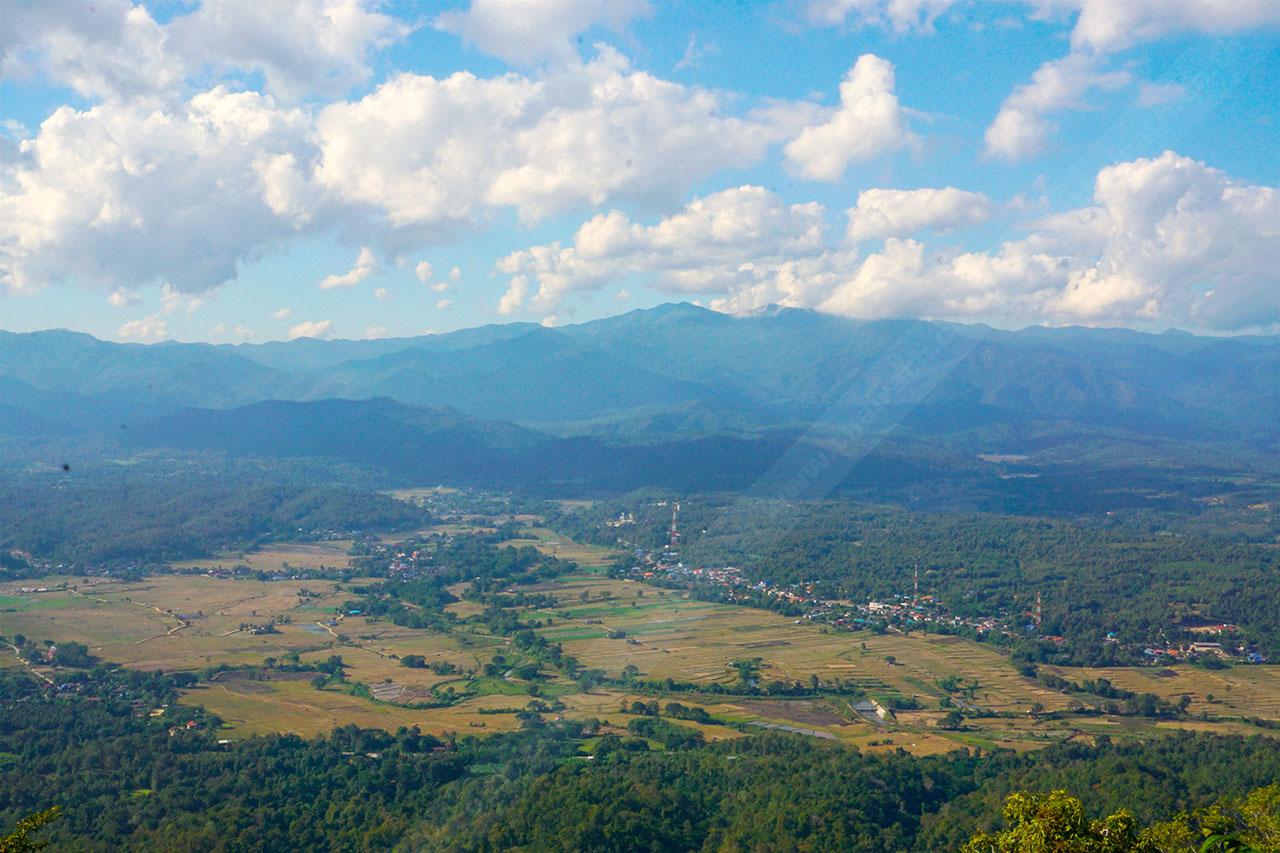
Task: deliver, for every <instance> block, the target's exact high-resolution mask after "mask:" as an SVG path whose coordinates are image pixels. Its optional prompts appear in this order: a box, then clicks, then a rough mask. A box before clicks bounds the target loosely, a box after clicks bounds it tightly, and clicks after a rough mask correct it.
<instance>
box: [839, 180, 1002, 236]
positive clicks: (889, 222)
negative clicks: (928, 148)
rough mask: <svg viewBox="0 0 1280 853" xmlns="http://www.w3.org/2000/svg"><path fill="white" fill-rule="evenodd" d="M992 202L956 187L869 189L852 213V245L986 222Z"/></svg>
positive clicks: (849, 229)
mask: <svg viewBox="0 0 1280 853" xmlns="http://www.w3.org/2000/svg"><path fill="white" fill-rule="evenodd" d="M991 211H992V205H991V201H990V200H989V199H988V198H987V197H986V196H985V195H983V194H982V193H976V192H967V191H965V190H958V189H956V188H955V187H942V188H940V189H934V188H928V187H926V188H922V189H916V190H888V189H869V190H863V191H862V192H861V193H859V194H858V203H857V204H856V205H854V207H852V208H850V210H849V228H848V231H847V234H848V237H849V239H850V240H851V241H853V242H855V243H857V242H860V241H862V240H867V239H873V238H885V237H896V236H902V235H906V234H912V233H915V232H916V231H919V230H921V229H924V228H932V229H935V230H939V231H946V230H949V229H952V228H960V227H962V226H965V225H977V224H978V223H980V222H985V221H986V220H987V219H988V218H989V217H990V216H991Z"/></svg>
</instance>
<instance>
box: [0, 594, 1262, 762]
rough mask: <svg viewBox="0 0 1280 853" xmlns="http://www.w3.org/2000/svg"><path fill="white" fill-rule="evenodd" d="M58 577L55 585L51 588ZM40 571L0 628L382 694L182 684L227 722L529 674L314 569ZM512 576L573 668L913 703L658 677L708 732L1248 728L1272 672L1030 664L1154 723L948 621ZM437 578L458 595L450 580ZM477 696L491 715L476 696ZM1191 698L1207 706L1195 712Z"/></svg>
mask: <svg viewBox="0 0 1280 853" xmlns="http://www.w3.org/2000/svg"><path fill="white" fill-rule="evenodd" d="M61 582H65V583H66V584H67V585H68V587H69V588H67V589H58V588H56V587H58V586H59V584H60V583H61ZM41 583H42V585H46V586H48V587H49V588H50V589H49V591H47V592H43V593H20V592H19V590H18V588H19V586H20V584H19V583H12V584H7V585H4V586H0V634H4V635H6V636H13V635H14V634H19V633H21V634H25V635H27V636H28V637H31V638H33V639H36V640H41V639H46V638H47V639H54V640H76V641H78V642H82V643H85V644H86V645H87V646H89V647H90V649H91V651H92V652H93V654H96V655H98V656H99V657H101V658H103V659H104V660H109V661H114V662H117V663H121V664H124V665H126V666H130V667H135V668H138V669H147V670H150V669H163V670H200V669H205V668H207V667H210V666H214V665H216V664H233V665H235V664H244V665H250V666H260V665H261V664H262V663H263V661H264V659H265V658H267V657H275V658H277V659H281V658H284V656H286V655H289V654H290V653H296V654H297V655H298V656H299V659H300V660H301V661H302V662H304V663H306V662H310V661H317V660H325V659H327V658H328V657H329V656H330V655H334V654H337V655H340V656H341V657H342V659H343V661H344V664H345V672H346V676H347V680H348V684H349V685H366V686H373V687H375V688H377V689H376V690H375V696H378V697H379V698H381V699H384V700H386V701H375V699H369V698H364V697H361V696H357V695H352V694H351V692H350V691H349V690H348V689H343V688H339V687H336V686H330V687H328V688H326V689H324V690H317V689H316V688H315V687H313V686H312V685H311V681H310V677H309V676H306V675H304V674H298V675H297V677H291V678H288V679H285V680H256V679H254V678H237V677H230V678H227V679H226V680H218V681H215V682H212V683H202V684H201V685H200V686H199V687H196V688H194V689H192V690H190V691H187V692H186V693H185V696H184V700H183V701H185V702H190V703H193V704H201V705H204V706H205V707H207V708H208V709H209V710H211V711H212V712H214V713H216V714H217V715H218V716H220V717H222V718H223V719H224V720H225V721H226V723H227V725H228V732H230V733H231V734H232V736H237V737H238V736H248V735H251V734H258V733H264V732H296V733H298V734H301V735H314V734H319V733H322V732H327V731H329V730H330V729H331V728H333V727H334V726H337V725H345V724H349V723H355V724H357V725H361V726H374V727H382V728H386V729H389V730H394V729H396V728H398V727H399V726H402V725H406V726H413V725H417V726H419V727H420V728H421V729H422V730H424V731H429V732H433V733H436V734H445V733H449V732H453V733H458V734H463V733H467V734H484V733H487V732H497V731H506V730H509V729H511V728H514V727H516V726H517V725H518V720H517V719H516V716H515V712H516V711H517V710H519V709H521V708H523V707H524V706H525V705H526V703H528V702H529V701H530V699H531V698H532V697H531V696H530V691H531V690H532V686H531V685H530V684H528V683H526V682H522V681H519V680H518V679H512V678H510V676H509V674H508V677H505V678H504V677H498V676H490V677H480V672H481V670H482V667H483V666H484V664H485V663H486V662H488V661H490V660H491V659H492V658H493V656H494V654H495V653H502V654H505V655H508V657H509V658H511V659H513V660H515V659H518V653H514V652H513V650H512V647H511V645H510V643H509V641H508V640H507V639H506V638H504V637H495V636H491V635H489V634H487V633H486V632H485V630H484V629H483V627H482V626H479V625H465V626H460V627H459V628H457V629H454V630H450V631H447V632H444V631H437V630H417V629H411V628H404V627H400V626H396V625H394V624H391V623H390V622H386V621H383V620H379V619H369V618H366V617H363V616H339V615H338V610H339V609H340V606H341V605H342V603H343V602H344V601H345V600H347V599H349V598H350V597H351V595H352V593H350V592H349V591H348V590H346V589H344V588H343V587H342V586H341V585H339V584H335V583H333V582H332V581H310V582H308V581H272V582H264V581H257V580H248V579H228V578H215V577H209V576H203V575H160V576H154V577H149V578H147V579H145V580H142V581H137V582H125V581H112V580H102V579H94V580H93V581H91V582H90V581H85V580H83V579H78V578H62V579H59V578H54V579H46V580H44V581H41ZM525 589H526V590H529V589H532V591H537V592H543V593H549V594H551V595H553V596H554V597H555V599H556V606H554V607H548V608H546V609H543V610H534V611H527V612H526V618H533V619H538V620H541V621H542V622H543V627H541V628H540V629H538V630H539V632H540V633H541V634H542V636H544V637H545V638H546V639H547V640H548V641H551V642H555V643H560V644H561V646H562V647H563V650H564V653H565V654H567V655H572V656H573V657H575V658H577V659H578V661H579V662H580V663H581V665H582V666H583V667H586V668H599V669H603V670H604V671H605V672H606V673H608V674H609V675H611V676H619V675H621V674H622V672H623V669H624V668H625V667H629V666H632V667H635V668H636V669H637V670H638V674H639V677H641V678H642V679H645V680H650V681H661V680H664V679H667V678H670V679H673V680H674V681H677V682H695V683H698V684H712V683H719V684H722V685H725V686H729V685H732V684H734V683H735V682H737V680H738V679H739V673H738V669H737V668H736V667H735V665H734V664H735V662H739V661H754V662H755V672H756V678H757V680H758V683H759V684H760V685H761V686H767V685H768V684H769V683H770V682H772V681H782V682H785V683H791V682H795V681H799V682H801V683H802V684H807V683H809V680H810V679H811V677H813V676H816V677H817V678H818V679H819V680H820V681H821V682H823V683H827V684H831V683H841V682H842V683H844V684H846V685H850V686H855V687H857V688H860V689H861V690H863V691H865V692H866V693H867V695H869V696H871V697H873V698H875V699H877V700H879V701H882V702H892V701H893V700H895V699H914V700H915V701H916V702H917V703H918V704H919V710H905V711H900V712H898V714H897V716H896V718H895V719H892V720H890V721H888V722H877V721H875V720H873V719H869V718H868V717H866V716H865V715H864V714H861V713H859V712H858V711H857V710H856V709H855V708H854V707H853V704H852V701H851V700H850V699H848V698H846V697H843V696H827V697H821V698H814V697H806V698H795V699H786V698H781V697H766V696H761V697H743V696H723V695H716V694H707V693H696V692H695V693H689V694H681V693H678V692H676V693H672V694H670V695H662V696H658V697H656V698H658V700H659V701H660V702H661V703H662V704H664V705H665V704H666V703H667V702H670V701H678V702H681V703H682V704H685V705H696V706H700V707H703V708H705V709H706V710H707V712H708V713H710V714H711V715H712V716H713V717H715V718H716V722H714V723H711V724H698V723H693V722H689V721H677V722H678V724H680V725H687V726H690V727H693V728H696V729H698V730H699V731H701V732H702V734H703V736H704V737H706V738H707V739H709V740H716V739H723V738H734V737H741V736H743V734H744V733H747V732H752V731H762V730H766V729H775V730H781V731H791V732H798V733H801V734H806V735H809V736H812V737H818V738H823V739H829V740H833V741H837V742H840V743H844V744H847V745H850V746H855V747H858V748H860V749H870V750H882V749H897V748H899V747H901V748H904V749H908V750H910V751H911V752H913V753H917V754H928V753H933V752H942V751H946V750H950V749H955V748H958V747H961V746H965V747H970V748H979V749H991V748H996V747H1007V748H1015V749H1038V748H1042V747H1044V746H1046V745H1048V744H1050V743H1054V742H1060V741H1062V740H1069V739H1083V740H1090V739H1092V738H1093V737H1094V736H1096V735H1098V734H1101V733H1107V734H1110V735H1112V736H1123V737H1138V738H1147V737H1158V736H1161V735H1163V734H1166V733H1168V732H1170V731H1173V730H1176V729H1186V728H1196V729H1204V730H1211V731H1219V732H1231V733H1242V734H1243V733H1259V732H1260V731H1263V730H1260V729H1259V728H1257V727H1256V726H1253V725H1251V724H1249V723H1248V722H1247V719H1248V718H1252V717H1262V718H1265V719H1268V720H1280V670H1277V669H1276V668H1274V667H1267V666H1252V667H1234V668H1231V669H1226V670H1220V671H1206V670H1192V669H1189V668H1186V667H1175V668H1172V669H1167V670H1157V669H1154V668H1134V669H1125V668H1112V669H1064V668H1060V667H1047V668H1046V669H1048V670H1050V671H1054V672H1057V673H1058V674H1060V675H1062V676H1063V677H1065V678H1068V679H1070V680H1072V681H1076V682H1081V681H1084V680H1086V679H1094V678H1099V677H1105V678H1108V679H1109V680H1110V681H1111V682H1112V683H1113V684H1114V685H1116V686H1117V687H1121V688H1124V689H1128V690H1132V691H1135V692H1151V693H1156V694H1157V695H1160V696H1162V697H1165V698H1167V699H1170V700H1175V701H1176V699H1177V698H1178V697H1179V696H1180V695H1182V694H1183V693H1186V694H1188V695H1190V696H1191V698H1192V705H1191V713H1192V715H1193V716H1192V718H1187V719H1180V720H1174V721H1155V720H1147V719H1137V718H1121V717H1105V716H1104V717H1097V716H1088V717H1086V716H1079V715H1064V716H1063V717H1062V718H1061V719H1054V718H1051V717H1048V716H1045V715H1044V714H1031V713H1029V712H1030V711H1031V709H1032V708H1033V706H1038V708H1039V710H1042V711H1045V712H1053V711H1064V710H1065V709H1066V708H1067V705H1068V703H1069V702H1070V701H1071V700H1070V698H1069V697H1067V696H1065V695H1063V694H1061V693H1058V692H1054V691H1051V690H1048V689H1047V688H1045V687H1043V686H1042V685H1040V684H1039V683H1038V682H1036V681H1035V680H1033V679H1029V678H1026V677H1024V676H1022V675H1021V674H1020V673H1019V672H1018V671H1017V670H1016V669H1015V668H1014V667H1013V666H1012V664H1011V663H1010V661H1009V659H1008V658H1007V657H1006V656H1004V655H1002V654H1000V653H999V651H998V650H996V649H994V648H991V647H988V646H984V645H981V644H976V643H972V642H969V641H967V640H963V639H960V638H955V637H945V636H937V635H926V634H912V635H910V636H904V635H901V634H894V633H889V634H882V635H876V634H873V633H870V632H861V633H843V632H835V631H832V630H830V629H826V628H823V627H820V626H815V625H811V624H808V623H807V622H804V621H803V620H796V619H793V618H788V617H785V616H782V615H779V614H775V613H771V612H767V611H763V610H753V609H749V608H743V607H736V606H731V605H722V604H714V603H708V602H701V601H695V600H692V599H690V598H689V597H688V596H687V594H686V593H684V592H681V591H673V590H661V589H657V588H655V587H650V586H647V585H645V584H640V583H636V582H632V581H624V580H612V579H609V578H606V577H603V576H601V575H598V574H591V573H589V572H584V573H582V574H579V575H577V576H571V577H566V578H563V579H560V580H558V581H554V582H548V583H543V584H539V585H537V586H536V587H532V588H525ZM452 591H453V592H454V593H455V594H460V593H461V592H462V591H463V589H462V588H461V586H460V587H459V588H456V589H454V590H452ZM477 606H478V605H475V604H473V603H471V602H461V603H459V604H453V605H450V606H449V607H450V609H451V610H453V611H454V612H455V613H456V614H457V615H458V616H460V617H465V616H466V615H468V613H469V612H472V611H473V610H474V608H475V607H477ZM268 622H277V623H279V624H277V625H276V633H269V634H256V635H255V634H252V633H250V632H248V631H243V630H241V626H242V625H245V624H262V623H268ZM617 632H621V634H622V636H621V637H620V638H617V639H611V638H610V636H609V635H610V634H611V633H614V634H615V636H616V634H617ZM10 651H11V650H9V649H7V648H5V649H0V652H3V654H0V665H2V666H17V665H21V662H20V661H18V660H17V658H16V657H14V656H13V655H12V654H11V653H10ZM409 654H414V655H422V656H423V658H424V659H425V661H426V663H427V664H428V665H429V664H431V663H434V662H447V663H450V664H452V665H453V667H454V668H455V669H456V670H457V671H456V672H455V673H452V674H447V675H441V674H437V673H436V672H434V671H433V670H432V669H430V668H429V666H428V667H426V668H409V667H405V666H403V665H402V664H401V659H402V658H403V657H404V656H405V655H409ZM513 655H514V656H513ZM282 678H283V676H282ZM949 679H950V680H951V681H952V682H960V683H961V684H963V685H965V686H967V687H969V688H970V689H969V690H968V696H969V697H971V698H970V700H969V701H971V702H972V703H973V704H975V705H977V706H978V707H980V708H982V709H985V710H987V711H991V712H995V716H987V717H979V718H971V719H968V720H966V722H965V727H964V730H963V731H959V732H951V731H943V730H941V729H939V728H938V726H937V723H938V721H939V719H940V718H941V717H942V716H943V714H944V713H945V710H944V709H943V708H942V707H941V705H940V702H941V700H943V699H944V698H945V697H947V696H948V695H951V696H952V697H953V698H956V696H957V694H956V693H954V692H953V693H952V694H948V693H947V691H946V690H944V689H943V687H942V685H941V682H944V681H947V680H949ZM953 686H954V685H953ZM446 688H456V689H457V691H458V692H459V693H463V694H469V695H467V698H465V699H464V700H463V701H460V702H459V703H458V704H456V705H453V706H451V707H447V708H420V707H418V708H415V707H410V706H409V704H408V703H411V702H413V701H422V700H424V699H427V698H430V697H432V695H433V691H441V690H444V689H446ZM539 692H540V693H541V694H542V697H543V698H544V700H546V701H548V702H550V701H551V699H550V698H548V697H558V698H559V700H560V701H562V702H563V703H564V706H565V707H564V709H563V710H562V711H559V712H555V713H554V714H553V715H552V716H555V715H560V716H563V717H565V718H569V719H590V718H594V719H597V720H602V721H605V722H606V725H607V727H608V730H617V731H624V730H625V728H626V724H627V722H628V721H629V720H630V719H632V717H631V715H630V714H629V713H628V712H627V711H626V710H623V709H621V708H620V706H621V705H622V704H623V703H626V704H627V705H629V704H630V702H632V701H635V700H637V699H639V700H642V701H646V702H647V701H651V700H652V699H654V698H655V696H653V695H652V694H649V695H644V696H638V695H636V696H633V695H630V694H628V693H626V692H625V691H620V690H617V689H615V688H607V689H606V688H595V689H593V690H592V691H590V692H583V691H582V690H581V689H580V688H579V687H578V686H577V685H576V684H575V683H573V682H571V681H568V680H567V679H565V678H563V677H559V676H554V675H552V677H551V678H550V679H547V680H543V681H541V682H540V687H539ZM1210 697H1212V701H1210ZM495 709H496V710H500V711H501V713H492V712H493V711H494V710H495ZM482 711H489V712H490V713H481V712H482ZM1201 711H1206V712H1207V713H1208V714H1209V715H1211V716H1213V717H1217V718H1219V719H1215V720H1208V721H1201V720H1198V719H1195V718H1194V717H1195V716H1197V715H1198V714H1199V713H1200V712H1201ZM1263 733H1265V732H1263Z"/></svg>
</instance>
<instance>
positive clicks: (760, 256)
mask: <svg viewBox="0 0 1280 853" xmlns="http://www.w3.org/2000/svg"><path fill="white" fill-rule="evenodd" d="M823 213H824V212H823V209H822V206H821V205H818V204H815V203H810V204H797V205H787V204H786V203H784V202H783V201H782V200H781V199H780V198H778V196H777V195H775V194H774V193H772V192H770V191H768V190H766V189H764V188H762V187H757V186H742V187H737V188H735V189H729V190H723V191H721V192H718V193H713V194H712V195H709V196H706V197H705V198H700V199H695V200H694V201H692V202H690V203H689V204H688V205H687V206H686V207H685V209H684V210H683V211H681V212H680V213H678V214H675V215H672V216H669V217H666V218H664V219H662V220H661V221H660V222H658V223H657V224H655V225H650V226H646V225H643V224H640V223H635V222H632V221H631V220H630V219H628V218H627V216H626V215H624V214H623V213H621V212H619V211H616V210H615V211H612V212H610V213H607V214H600V215H599V216H596V217H593V218H592V219H590V220H588V221H587V222H585V223H583V224H582V226H581V227H579V228H578V231H577V233H576V234H575V235H574V238H573V243H572V245H569V246H562V245H561V244H560V243H552V244H549V245H544V246H535V247H532V248H530V249H526V250H522V251H518V252H514V253H512V254H510V255H508V256H507V257H505V258H503V259H502V260H500V261H499V262H498V264H497V269H498V270H499V271H500V272H503V273H505V274H507V275H509V276H511V277H512V278H511V284H510V287H509V288H508V290H507V293H506V295H505V296H504V297H503V301H502V302H501V303H500V304H499V312H500V313H511V312H513V311H515V310H516V309H517V308H520V307H523V305H524V303H525V296H526V293H527V291H528V288H529V283H530V281H534V282H536V283H537V286H538V287H537V291H536V293H535V294H533V297H532V302H533V306H534V307H535V308H538V309H540V310H554V309H555V308H557V307H558V306H559V305H560V304H561V302H562V301H563V299H564V298H565V297H566V296H567V295H569V294H571V293H574V292H577V291H585V290H594V289H598V288H599V287H601V286H602V285H604V284H605V283H608V282H610V281H613V280H616V279H617V278H618V277H620V276H623V275H630V274H641V275H646V276H649V277H651V278H652V279H653V284H654V286H656V287H658V288H659V289H662V290H667V291H670V292H677V293H700V292H704V291H720V290H723V289H726V288H728V287H730V286H731V285H732V284H733V283H734V282H737V281H740V280H743V279H754V278H755V277H756V275H757V268H758V267H759V266H760V265H768V264H770V263H771V262H772V261H773V260H775V259H778V258H782V257H790V256H794V255H796V254H803V253H805V252H810V251H816V250H818V249H819V248H820V247H821V243H822V235H823V229H824V221H823Z"/></svg>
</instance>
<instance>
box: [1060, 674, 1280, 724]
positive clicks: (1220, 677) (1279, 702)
mask: <svg viewBox="0 0 1280 853" xmlns="http://www.w3.org/2000/svg"><path fill="white" fill-rule="evenodd" d="M1051 669H1052V670H1053V671H1054V672H1056V673H1058V674H1059V675H1061V676H1062V677H1063V678H1068V679H1070V680H1072V681H1075V682H1077V683H1080V682H1084V681H1086V680H1092V679H1097V678H1105V679H1107V680H1109V681H1110V682H1111V683H1112V684H1114V685H1115V686H1116V687H1120V688H1123V689H1125V690H1131V691H1133V692H1134V693H1154V694H1156V695H1157V696H1160V697H1161V698H1163V699H1168V700H1171V701H1177V699H1178V697H1180V696H1182V695H1184V694H1185V695H1187V696H1190V697H1191V705H1190V706H1189V709H1188V710H1190V712H1191V713H1192V714H1199V713H1200V712H1202V711H1203V712H1206V713H1209V714H1212V715H1215V716H1235V715H1239V716H1243V717H1263V718H1265V719H1270V720H1280V669H1278V668H1276V667H1274V666H1235V667H1231V668H1230V669H1218V670H1209V669H1199V668H1197V667H1192V666H1186V665H1180V666H1173V667H1165V668H1157V667H1107V668H1083V667H1081V668H1076V667H1052V668H1051ZM1210 696H1212V697H1213V701H1212V702H1210V701H1209V700H1208V697H1210Z"/></svg>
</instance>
